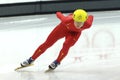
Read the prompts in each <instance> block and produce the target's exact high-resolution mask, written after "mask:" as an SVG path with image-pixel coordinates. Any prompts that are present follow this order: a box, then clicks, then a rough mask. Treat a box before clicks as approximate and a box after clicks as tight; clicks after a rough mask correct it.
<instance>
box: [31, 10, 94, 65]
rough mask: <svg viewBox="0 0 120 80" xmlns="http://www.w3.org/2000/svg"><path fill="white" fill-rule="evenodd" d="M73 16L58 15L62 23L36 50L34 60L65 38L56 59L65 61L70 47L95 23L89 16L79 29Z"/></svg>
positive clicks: (58, 13) (59, 13)
mask: <svg viewBox="0 0 120 80" xmlns="http://www.w3.org/2000/svg"><path fill="white" fill-rule="evenodd" d="M72 15H73V14H69V15H68V16H64V15H63V14H62V13H61V12H57V13H56V16H57V17H58V18H59V19H60V20H61V22H60V24H58V25H57V26H56V27H55V28H54V29H53V31H52V32H51V33H50V34H49V36H48V38H47V39H46V41H45V42H44V43H43V44H41V45H40V46H39V47H38V48H37V49H36V51H35V52H34V54H33V55H32V59H33V60H35V59H37V58H38V57H39V56H40V55H41V54H42V53H44V51H46V49H48V48H49V47H51V46H52V45H53V44H54V43H55V42H56V41H57V40H59V39H61V38H65V41H64V43H63V47H62V49H61V50H60V52H59V55H58V57H57V59H56V60H57V61H58V62H59V63H60V62H61V61H62V60H63V58H64V57H65V56H66V55H67V53H68V51H69V49H70V47H71V46H73V45H74V44H75V43H76V41H77V40H78V38H79V37H80V35H81V32H82V31H83V30H84V29H87V28H90V27H91V25H92V22H93V16H92V15H89V16H88V19H87V20H86V22H84V25H83V26H82V27H81V28H79V29H78V28H76V27H75V26H74V20H73V18H72Z"/></svg>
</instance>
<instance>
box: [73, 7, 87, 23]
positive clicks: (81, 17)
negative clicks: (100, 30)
mask: <svg viewBox="0 0 120 80" xmlns="http://www.w3.org/2000/svg"><path fill="white" fill-rule="evenodd" d="M87 17H88V14H87V12H86V11H85V10H83V9H77V10H75V11H74V12H73V20H74V21H76V22H85V21H86V20H87Z"/></svg>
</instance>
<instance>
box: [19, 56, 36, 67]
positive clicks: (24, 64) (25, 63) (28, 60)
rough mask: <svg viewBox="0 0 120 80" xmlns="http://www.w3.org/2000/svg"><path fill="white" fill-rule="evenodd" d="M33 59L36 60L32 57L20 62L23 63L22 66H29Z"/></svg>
mask: <svg viewBox="0 0 120 80" xmlns="http://www.w3.org/2000/svg"><path fill="white" fill-rule="evenodd" d="M33 61H34V60H33V59H32V58H31V57H30V58H29V59H27V60H25V61H23V62H22V63H20V64H21V66H22V67H27V66H29V65H31V64H32V63H33Z"/></svg>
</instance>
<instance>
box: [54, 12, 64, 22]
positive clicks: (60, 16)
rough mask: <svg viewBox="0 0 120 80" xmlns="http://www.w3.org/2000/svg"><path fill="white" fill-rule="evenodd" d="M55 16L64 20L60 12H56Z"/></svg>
mask: <svg viewBox="0 0 120 80" xmlns="http://www.w3.org/2000/svg"><path fill="white" fill-rule="evenodd" d="M56 16H57V17H58V18H59V19H60V20H61V21H63V20H65V16H64V15H63V14H62V13H61V12H56Z"/></svg>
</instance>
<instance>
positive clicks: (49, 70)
mask: <svg viewBox="0 0 120 80" xmlns="http://www.w3.org/2000/svg"><path fill="white" fill-rule="evenodd" d="M52 71H54V70H53V69H50V68H49V69H47V70H45V73H47V72H52Z"/></svg>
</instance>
